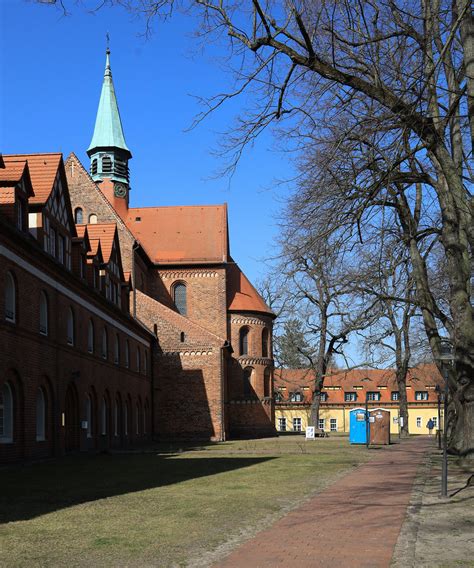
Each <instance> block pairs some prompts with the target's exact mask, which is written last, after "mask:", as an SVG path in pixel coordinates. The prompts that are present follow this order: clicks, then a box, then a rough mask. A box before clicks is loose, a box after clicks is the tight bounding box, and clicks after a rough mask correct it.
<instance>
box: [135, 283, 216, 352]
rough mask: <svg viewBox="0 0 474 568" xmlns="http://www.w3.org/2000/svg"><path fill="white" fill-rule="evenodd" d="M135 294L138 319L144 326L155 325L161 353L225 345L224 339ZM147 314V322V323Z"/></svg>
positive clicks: (155, 302) (150, 299)
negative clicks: (182, 334)
mask: <svg viewBox="0 0 474 568" xmlns="http://www.w3.org/2000/svg"><path fill="white" fill-rule="evenodd" d="M136 294H137V306H138V309H139V314H138V317H139V319H140V320H141V321H142V322H143V323H144V324H145V325H154V324H156V326H157V330H156V331H157V335H158V338H159V344H160V347H161V349H162V350H163V351H165V352H173V351H183V350H189V349H194V350H199V349H208V348H209V347H211V346H212V347H217V348H219V349H220V348H221V347H224V346H226V345H227V341H226V340H225V339H224V338H222V337H219V336H218V335H215V334H214V333H212V332H210V331H208V330H207V329H206V328H204V327H202V326H201V325H199V324H197V323H195V322H193V321H191V320H190V319H188V318H186V317H184V316H182V315H181V314H179V313H178V312H175V311H173V310H172V309H170V308H167V307H166V306H165V305H164V304H162V303H160V302H158V301H156V300H154V299H153V298H151V297H150V296H147V295H146V294H144V293H143V292H141V291H140V290H137V291H136ZM148 314H149V321H147V320H148ZM182 332H184V334H185V340H184V341H181V333H182Z"/></svg>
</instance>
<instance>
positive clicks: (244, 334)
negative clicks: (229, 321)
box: [239, 327, 249, 355]
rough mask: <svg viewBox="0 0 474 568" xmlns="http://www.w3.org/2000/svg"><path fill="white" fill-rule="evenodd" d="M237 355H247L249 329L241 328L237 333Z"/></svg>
mask: <svg viewBox="0 0 474 568" xmlns="http://www.w3.org/2000/svg"><path fill="white" fill-rule="evenodd" d="M239 353H240V355H248V353H249V328H248V327H242V328H241V329H240V332H239Z"/></svg>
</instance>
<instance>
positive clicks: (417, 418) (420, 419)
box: [416, 416, 423, 428]
mask: <svg viewBox="0 0 474 568" xmlns="http://www.w3.org/2000/svg"><path fill="white" fill-rule="evenodd" d="M416 427H417V428H422V427H423V423H422V417H421V416H417V417H416Z"/></svg>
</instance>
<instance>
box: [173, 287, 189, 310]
mask: <svg viewBox="0 0 474 568" xmlns="http://www.w3.org/2000/svg"><path fill="white" fill-rule="evenodd" d="M173 300H174V303H175V306H176V308H177V310H178V312H179V313H180V314H181V315H182V316H185V315H186V314H187V311H188V309H187V298H186V284H183V283H182V282H178V283H177V284H175V285H174V286H173Z"/></svg>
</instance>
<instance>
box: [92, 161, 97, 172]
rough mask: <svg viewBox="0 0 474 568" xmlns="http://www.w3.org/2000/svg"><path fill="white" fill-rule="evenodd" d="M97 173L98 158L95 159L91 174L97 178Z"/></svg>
mask: <svg viewBox="0 0 474 568" xmlns="http://www.w3.org/2000/svg"><path fill="white" fill-rule="evenodd" d="M96 173H97V158H94V159H93V160H92V163H91V174H92V175H93V176H95V174H96Z"/></svg>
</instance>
